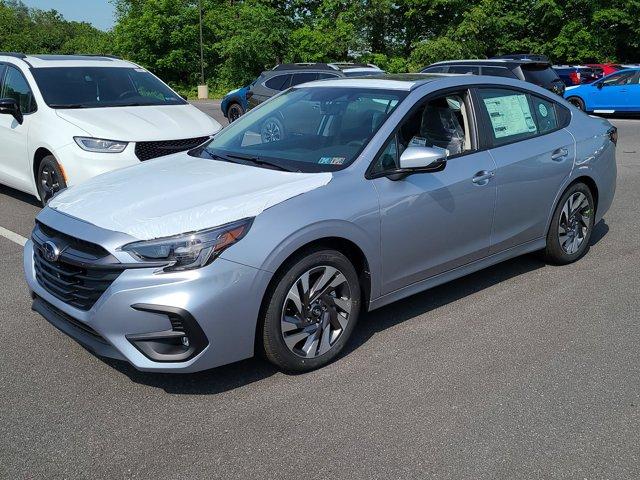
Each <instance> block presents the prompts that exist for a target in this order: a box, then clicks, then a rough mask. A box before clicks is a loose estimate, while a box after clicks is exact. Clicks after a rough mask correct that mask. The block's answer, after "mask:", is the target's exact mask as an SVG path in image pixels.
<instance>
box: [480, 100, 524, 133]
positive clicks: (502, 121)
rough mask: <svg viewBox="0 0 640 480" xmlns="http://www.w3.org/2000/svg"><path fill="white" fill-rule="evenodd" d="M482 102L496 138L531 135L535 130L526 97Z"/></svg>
mask: <svg viewBox="0 0 640 480" xmlns="http://www.w3.org/2000/svg"><path fill="white" fill-rule="evenodd" d="M483 101H484V105H485V107H486V108H487V112H489V117H490V118H491V126H492V127H493V134H494V135H495V137H496V138H504V137H510V136H513V135H519V134H522V133H531V132H535V131H536V130H537V129H536V124H535V123H534V121H533V117H532V115H531V109H530V108H529V102H528V101H527V96H526V95H524V94H515V95H505V96H502V97H492V98H485V99H483Z"/></svg>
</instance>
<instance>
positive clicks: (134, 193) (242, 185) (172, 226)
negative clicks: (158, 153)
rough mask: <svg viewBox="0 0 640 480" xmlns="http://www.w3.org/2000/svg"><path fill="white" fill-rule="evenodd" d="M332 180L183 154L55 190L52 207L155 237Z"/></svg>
mask: <svg viewBox="0 0 640 480" xmlns="http://www.w3.org/2000/svg"><path fill="white" fill-rule="evenodd" d="M331 178H332V175H331V173H294V172H283V171H279V170H270V169H265V168H260V167H253V166H247V165H239V164H234V163H228V162H222V161H217V160H208V159H202V158H197V157H192V156H190V155H188V154H186V153H179V154H175V155H168V156H166V157H162V158H159V159H155V160H150V161H148V162H145V163H142V164H139V165H135V166H133V167H128V168H123V169H120V170H116V171H114V172H110V173H106V174H103V175H99V176H97V177H94V178H92V179H90V180H88V181H86V182H84V183H82V184H80V185H78V186H75V187H71V188H69V189H67V190H65V191H63V192H61V193H60V194H58V195H56V196H55V197H54V198H53V199H52V200H51V201H50V202H49V207H50V208H53V209H55V210H57V211H59V212H62V213H65V214H67V215H71V216H73V217H75V218H78V219H80V220H84V221H86V222H89V223H92V224H94V225H96V226H98V227H102V228H105V229H107V230H112V231H117V232H123V233H126V234H128V235H131V236H132V237H135V238H137V239H140V240H149V239H152V238H160V237H168V236H171V235H177V234H180V233H186V232H193V231H196V230H202V229H205V228H211V227H215V226H218V225H223V224H225V223H229V222H232V221H235V220H239V219H242V218H247V217H254V216H256V215H259V214H260V213H261V212H262V211H263V210H265V209H267V208H269V207H271V206H273V205H276V204H278V203H281V202H283V201H285V200H287V199H289V198H292V197H294V196H297V195H301V194H303V193H305V192H308V191H310V190H313V189H316V188H319V187H322V186H324V185H326V184H327V183H329V181H330V180H331Z"/></svg>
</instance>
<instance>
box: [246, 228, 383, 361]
mask: <svg viewBox="0 0 640 480" xmlns="http://www.w3.org/2000/svg"><path fill="white" fill-rule="evenodd" d="M320 248H326V249H330V250H336V251H338V252H340V253H342V254H343V255H344V256H345V257H347V259H348V260H349V261H350V262H351V263H352V265H353V266H354V268H355V269H356V272H357V273H358V279H359V282H360V289H361V296H362V298H361V305H362V306H363V310H364V311H366V310H367V309H368V305H369V301H370V299H371V271H370V267H369V260H368V259H367V256H366V255H365V253H364V251H363V250H362V249H361V248H360V247H359V246H358V245H357V244H356V243H355V242H353V241H352V240H349V239H347V238H344V237H339V236H327V237H321V238H317V239H315V240H311V241H309V242H307V243H305V244H303V245H301V246H299V247H298V248H296V249H295V250H294V251H293V252H291V253H290V254H289V255H288V256H287V257H286V258H285V259H284V260H283V261H282V262H281V263H280V266H279V267H278V268H277V269H276V271H275V272H274V274H273V275H272V276H271V280H270V281H269V284H268V285H267V288H266V289H265V291H264V294H263V296H262V300H261V303H260V310H259V314H258V320H257V322H256V331H255V342H254V345H255V350H256V352H257V353H258V352H260V351H261V349H262V334H261V332H262V327H263V324H264V321H263V319H264V315H265V309H266V307H267V303H268V302H267V299H268V298H269V296H270V295H271V293H272V292H273V290H274V289H275V288H276V285H277V281H278V279H279V277H280V276H281V274H282V272H283V271H284V270H285V269H286V268H288V267H289V266H290V265H291V263H293V262H294V261H296V260H297V259H298V258H300V257H302V256H304V255H305V253H306V252H309V251H311V250H314V249H320Z"/></svg>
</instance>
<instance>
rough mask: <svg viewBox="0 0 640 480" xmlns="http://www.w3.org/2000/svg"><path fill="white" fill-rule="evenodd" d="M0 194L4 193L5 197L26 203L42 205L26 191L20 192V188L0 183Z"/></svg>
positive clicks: (35, 205) (36, 205)
mask: <svg viewBox="0 0 640 480" xmlns="http://www.w3.org/2000/svg"><path fill="white" fill-rule="evenodd" d="M0 195H6V196H7V197H12V198H15V199H16V200H20V201H21V202H25V203H28V204H30V205H33V206H34V207H38V208H40V207H42V204H41V203H40V202H39V201H38V199H37V198H36V197H34V196H33V195H29V194H28V193H24V192H21V191H20V190H16V189H14V188H11V187H7V186H4V185H0Z"/></svg>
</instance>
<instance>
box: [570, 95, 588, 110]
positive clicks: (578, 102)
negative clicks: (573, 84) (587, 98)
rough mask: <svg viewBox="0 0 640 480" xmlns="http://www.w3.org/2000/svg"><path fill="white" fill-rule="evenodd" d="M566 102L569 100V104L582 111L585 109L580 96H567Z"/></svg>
mask: <svg viewBox="0 0 640 480" xmlns="http://www.w3.org/2000/svg"><path fill="white" fill-rule="evenodd" d="M567 102H569V103H570V104H571V105H573V106H575V107H577V108H579V109H580V110H582V111H583V112H584V111H585V107H584V102H583V101H582V99H581V98H580V97H569V98H567Z"/></svg>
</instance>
